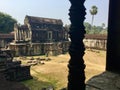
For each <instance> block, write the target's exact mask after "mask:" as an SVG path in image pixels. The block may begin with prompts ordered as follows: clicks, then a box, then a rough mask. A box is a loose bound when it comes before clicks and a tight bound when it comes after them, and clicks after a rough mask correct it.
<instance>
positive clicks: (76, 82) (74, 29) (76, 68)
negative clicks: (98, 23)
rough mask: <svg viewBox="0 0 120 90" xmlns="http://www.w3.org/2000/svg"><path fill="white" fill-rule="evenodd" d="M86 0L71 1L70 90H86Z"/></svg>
mask: <svg viewBox="0 0 120 90" xmlns="http://www.w3.org/2000/svg"><path fill="white" fill-rule="evenodd" d="M84 1H85V0H70V2H71V7H70V13H69V16H70V21H71V26H70V32H69V34H70V39H71V45H70V47H69V54H70V57H71V58H70V61H69V65H68V68H69V75H68V90H85V73H84V69H85V65H84V60H83V55H84V50H85V48H84V44H83V38H84V34H85V27H84V25H83V22H84V19H85V14H86V13H85V7H84Z"/></svg>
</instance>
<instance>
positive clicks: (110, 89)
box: [86, 71, 120, 90]
mask: <svg viewBox="0 0 120 90" xmlns="http://www.w3.org/2000/svg"><path fill="white" fill-rule="evenodd" d="M86 85H87V86H86V90H120V75H119V74H116V73H113V72H108V71H106V72H103V73H102V74H100V75H97V76H94V77H92V78H91V79H90V80H88V81H87V84H86Z"/></svg>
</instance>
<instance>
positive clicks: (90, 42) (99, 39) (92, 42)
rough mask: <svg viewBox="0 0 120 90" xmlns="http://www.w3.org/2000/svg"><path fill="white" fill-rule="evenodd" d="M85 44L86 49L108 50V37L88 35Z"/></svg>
mask: <svg viewBox="0 0 120 90" xmlns="http://www.w3.org/2000/svg"><path fill="white" fill-rule="evenodd" d="M83 42H84V44H85V47H86V48H90V49H100V50H106V45H107V35H100V34H86V35H85V38H84V40H83Z"/></svg>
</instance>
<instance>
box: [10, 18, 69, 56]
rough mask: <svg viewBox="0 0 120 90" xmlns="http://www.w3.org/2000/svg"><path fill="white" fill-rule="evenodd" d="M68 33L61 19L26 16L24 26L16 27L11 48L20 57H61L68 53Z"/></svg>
mask: <svg viewBox="0 0 120 90" xmlns="http://www.w3.org/2000/svg"><path fill="white" fill-rule="evenodd" d="M68 46H69V41H68V32H67V31H66V30H65V29H64V28H63V23H62V21H61V20H60V19H50V18H42V17H33V16H26V17H25V20H24V25H17V24H15V26H14V41H13V42H12V43H10V45H9V48H10V49H12V50H14V51H15V56H20V55H40V54H47V55H59V54H62V53H65V52H67V51H68Z"/></svg>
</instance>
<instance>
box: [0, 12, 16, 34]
mask: <svg viewBox="0 0 120 90" xmlns="http://www.w3.org/2000/svg"><path fill="white" fill-rule="evenodd" d="M15 23H17V21H16V20H15V19H14V18H12V17H11V16H10V15H8V14H5V13H3V12H0V33H10V32H11V31H13V27H14V24H15Z"/></svg>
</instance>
